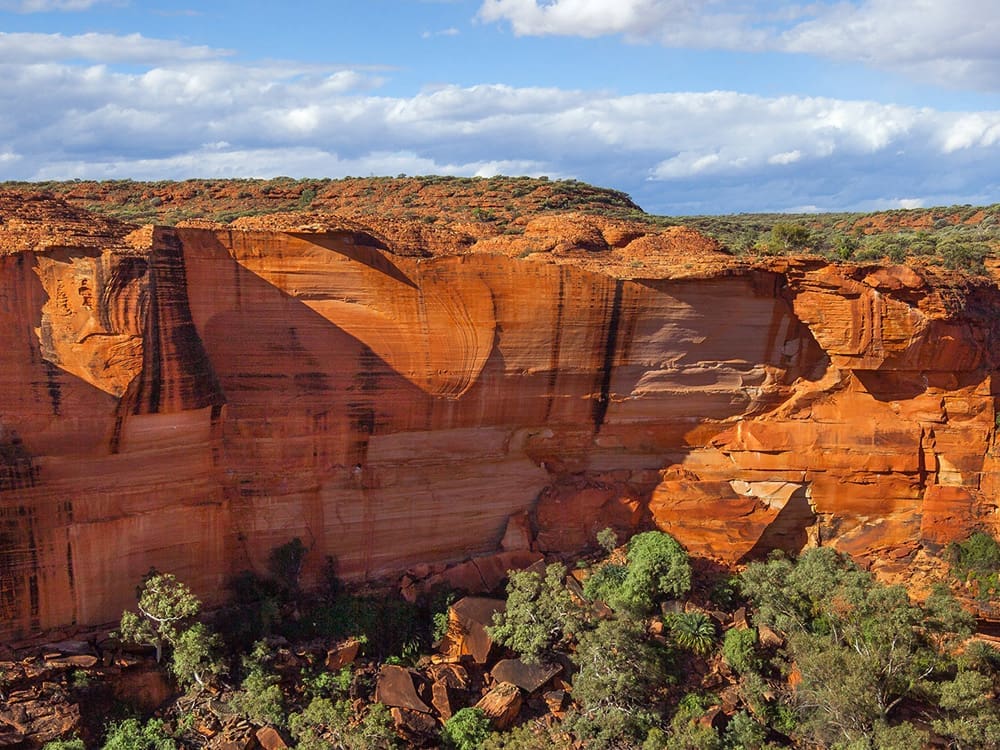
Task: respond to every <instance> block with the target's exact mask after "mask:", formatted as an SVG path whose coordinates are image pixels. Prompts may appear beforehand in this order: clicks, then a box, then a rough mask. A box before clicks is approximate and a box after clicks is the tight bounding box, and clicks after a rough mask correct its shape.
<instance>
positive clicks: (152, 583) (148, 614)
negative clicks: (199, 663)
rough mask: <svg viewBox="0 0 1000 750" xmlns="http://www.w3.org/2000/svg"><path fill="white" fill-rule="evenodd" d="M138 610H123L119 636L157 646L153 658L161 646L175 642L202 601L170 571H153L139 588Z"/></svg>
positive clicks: (160, 650) (159, 658) (161, 652)
mask: <svg viewBox="0 0 1000 750" xmlns="http://www.w3.org/2000/svg"><path fill="white" fill-rule="evenodd" d="M138 609H139V611H138V613H136V612H132V611H131V610H129V611H126V612H123V613H122V619H121V623H120V624H119V627H118V632H119V635H120V636H121V638H122V640H124V641H127V642H131V643H138V644H149V645H151V646H153V647H154V648H156V661H158V662H159V661H161V660H162V658H163V647H164V646H167V645H171V646H172V645H174V644H175V643H177V639H178V637H179V635H180V632H181V630H182V629H183V628H184V626H185V625H186V624H189V623H190V622H191V621H192V620H193V619H194V618H195V617H196V616H197V614H198V611H199V610H200V609H201V602H200V601H198V598H197V597H196V596H195V595H194V594H193V593H191V589H189V588H188V587H187V586H186V585H185V584H183V583H181V582H180V581H178V580H177V578H176V577H174V576H173V575H172V574H170V573H153V574H152V575H150V576H149V577H147V578H146V580H145V582H144V583H143V585H142V586H141V587H140V589H139V604H138Z"/></svg>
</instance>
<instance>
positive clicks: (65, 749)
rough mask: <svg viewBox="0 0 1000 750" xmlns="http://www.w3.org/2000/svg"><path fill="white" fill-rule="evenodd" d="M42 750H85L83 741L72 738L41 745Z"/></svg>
mask: <svg viewBox="0 0 1000 750" xmlns="http://www.w3.org/2000/svg"><path fill="white" fill-rule="evenodd" d="M42 750H87V746H86V745H84V744H83V740H81V739H80V738H79V737H73V738H72V739H69V740H51V741H49V742H46V743H45V744H44V745H42Z"/></svg>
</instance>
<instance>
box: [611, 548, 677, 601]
mask: <svg viewBox="0 0 1000 750" xmlns="http://www.w3.org/2000/svg"><path fill="white" fill-rule="evenodd" d="M690 588H691V564H690V562H689V561H688V556H687V553H686V552H685V551H684V548H683V547H681V545H680V544H678V542H677V540H676V539H674V538H673V537H672V536H670V535H669V534H665V533H663V532H662V531H647V532H644V533H642V534H637V535H636V536H634V537H632V539H631V541H630V542H629V544H628V572H627V574H626V576H625V579H624V580H623V581H622V584H621V587H620V589H619V590H618V592H617V595H616V596H615V597H614V601H613V602H609V604H610V605H611V606H612V607H613V608H615V609H625V610H628V611H631V612H633V613H636V614H648V613H650V612H652V611H653V609H654V608H655V607H656V605H657V604H658V603H659V602H660V601H661V600H663V599H666V598H676V597H680V596H682V595H683V594H686V593H687V592H688V590H689V589H690Z"/></svg>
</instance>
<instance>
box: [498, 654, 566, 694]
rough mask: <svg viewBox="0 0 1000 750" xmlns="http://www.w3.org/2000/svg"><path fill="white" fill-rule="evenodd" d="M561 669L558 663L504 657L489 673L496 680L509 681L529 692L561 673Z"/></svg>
mask: <svg viewBox="0 0 1000 750" xmlns="http://www.w3.org/2000/svg"><path fill="white" fill-rule="evenodd" d="M562 669H563V668H562V666H560V665H559V664H525V663H524V662H523V661H521V660H520V659H504V660H503V661H500V662H498V663H497V665H496V666H495V667H493V670H492V671H491V672H490V674H491V675H492V677H493V679H494V680H495V681H496V682H509V683H511V684H514V685H517V686H518V687H519V688H521V689H522V690H524V691H525V692H526V693H529V694H530V693H534V692H536V691H538V690H540V689H541V688H542V687H543V686H544V685H545V684H546V683H547V682H549V680H551V679H552V678H553V677H556V676H557V675H559V674H561V673H562Z"/></svg>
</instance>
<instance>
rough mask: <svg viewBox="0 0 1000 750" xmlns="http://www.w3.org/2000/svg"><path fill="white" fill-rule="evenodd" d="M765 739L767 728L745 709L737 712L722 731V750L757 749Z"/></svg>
mask: <svg viewBox="0 0 1000 750" xmlns="http://www.w3.org/2000/svg"><path fill="white" fill-rule="evenodd" d="M766 740H767V728H766V727H765V726H763V725H762V724H761V723H760V722H759V721H757V720H756V719H755V718H754V717H753V716H751V715H750V714H749V713H747V712H746V711H739V712H737V713H736V714H735V715H734V716H733V718H732V719H730V720H729V724H727V725H726V729H725V731H724V732H723V733H722V747H723V748H724V750H758V749H759V748H761V747H763V745H764V742H765V741H766Z"/></svg>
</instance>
